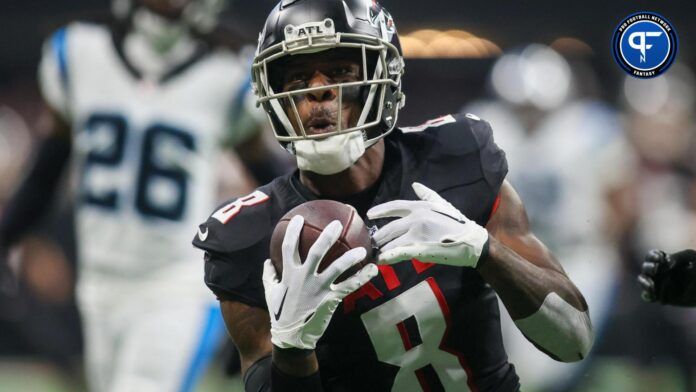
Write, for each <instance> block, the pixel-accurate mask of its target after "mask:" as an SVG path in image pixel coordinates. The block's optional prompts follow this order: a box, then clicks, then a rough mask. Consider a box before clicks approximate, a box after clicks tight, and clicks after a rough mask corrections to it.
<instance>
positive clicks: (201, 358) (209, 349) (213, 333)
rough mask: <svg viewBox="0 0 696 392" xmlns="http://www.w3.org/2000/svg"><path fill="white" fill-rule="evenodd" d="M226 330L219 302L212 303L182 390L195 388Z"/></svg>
mask: <svg viewBox="0 0 696 392" xmlns="http://www.w3.org/2000/svg"><path fill="white" fill-rule="evenodd" d="M224 331H225V325H224V322H223V320H222V313H221V312H220V307H219V306H218V305H217V304H215V305H212V306H211V307H210V310H209V311H208V316H207V317H206V320H205V325H204V326H203V335H202V336H201V340H200V343H199V344H198V348H197V349H196V353H195V355H194V357H193V360H192V361H191V365H189V368H188V370H187V371H186V375H185V377H184V381H183V383H182V384H181V389H180V391H181V392H190V391H192V390H193V387H194V386H195V385H196V382H197V381H198V379H199V378H200V376H201V374H203V371H204V370H205V368H206V366H207V365H208V363H209V362H210V359H211V358H212V357H213V354H215V349H216V348H217V346H218V343H219V342H220V338H221V337H222V336H223V334H224Z"/></svg>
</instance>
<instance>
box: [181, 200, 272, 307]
mask: <svg viewBox="0 0 696 392" xmlns="http://www.w3.org/2000/svg"><path fill="white" fill-rule="evenodd" d="M255 194H256V195H257V196H256V197H257V199H258V202H249V204H251V205H247V206H244V207H241V208H237V207H235V206H238V205H240V204H243V203H244V200H245V199H244V198H242V199H239V200H235V199H233V200H230V201H228V202H226V203H224V204H223V205H221V206H220V207H218V209H217V211H236V212H235V213H234V214H231V215H230V216H227V217H222V218H221V217H220V216H218V217H216V213H213V215H211V217H210V218H208V220H207V221H206V222H205V223H203V224H201V225H199V226H198V232H197V233H196V235H195V236H194V239H193V246H195V247H196V248H199V249H202V250H204V251H205V284H206V285H207V286H208V287H209V288H210V289H211V290H212V291H213V293H215V295H216V296H217V297H218V299H221V300H232V301H238V302H242V303H244V304H247V305H249V306H254V307H259V308H263V309H265V308H266V300H265V296H264V290H263V263H264V261H265V260H266V259H268V257H269V244H270V237H271V233H272V231H273V230H272V229H273V225H272V223H271V217H270V212H269V205H270V204H271V202H270V201H269V200H268V196H266V194H264V193H263V192H261V191H256V192H255Z"/></svg>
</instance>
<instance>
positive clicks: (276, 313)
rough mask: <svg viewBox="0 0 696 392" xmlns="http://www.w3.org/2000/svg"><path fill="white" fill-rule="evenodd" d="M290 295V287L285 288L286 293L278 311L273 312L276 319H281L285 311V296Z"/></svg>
mask: <svg viewBox="0 0 696 392" xmlns="http://www.w3.org/2000/svg"><path fill="white" fill-rule="evenodd" d="M287 295H288V288H287V287H286V288H285V293H284V294H283V299H281V300H280V307H279V308H278V311H277V312H274V313H273V317H275V319H276V321H278V319H280V314H281V313H283V305H285V297H286V296H287Z"/></svg>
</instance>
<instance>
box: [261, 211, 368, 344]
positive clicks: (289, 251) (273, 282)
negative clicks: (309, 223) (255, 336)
mask: <svg viewBox="0 0 696 392" xmlns="http://www.w3.org/2000/svg"><path fill="white" fill-rule="evenodd" d="M303 224H304V218H302V217H301V216H295V217H294V218H292V219H291V220H290V223H289V224H288V227H287V230H286V232H285V237H284V238H283V245H282V254H283V276H282V278H281V279H280V280H278V276H277V274H276V269H275V267H274V266H273V264H272V263H271V260H270V259H268V260H266V263H265V264H264V268H263V286H264V289H265V294H266V303H267V305H268V312H269V313H270V316H271V341H272V342H273V344H274V345H275V346H277V347H279V348H300V349H310V350H313V349H314V348H315V347H316V344H317V341H318V340H319V338H320V337H321V336H322V335H323V334H324V331H325V330H326V327H327V326H328V325H329V321H330V320H331V316H332V315H333V312H334V311H335V310H336V308H337V307H338V304H340V303H341V301H342V300H343V298H344V297H345V296H347V295H348V294H350V293H352V292H353V291H355V290H357V289H358V288H359V287H360V286H362V285H364V284H365V283H367V282H368V281H369V280H370V279H372V278H373V277H374V276H376V275H377V272H378V269H377V266H376V265H374V264H368V265H367V266H365V267H363V268H362V269H361V270H360V271H359V272H357V273H356V274H355V275H353V276H351V277H350V278H348V279H346V280H344V281H342V282H341V283H336V284H334V283H333V282H334V281H335V280H336V278H338V277H339V276H340V275H341V274H343V273H344V272H345V271H346V270H348V269H349V268H350V267H352V266H353V265H355V264H357V263H359V262H360V261H362V260H363V259H364V258H365V256H366V255H367V250H366V249H365V248H354V249H351V250H349V251H347V252H346V253H344V254H343V255H342V256H341V257H339V258H338V259H336V260H335V261H334V262H333V263H332V264H331V265H329V266H328V267H326V268H325V269H324V271H322V272H321V273H318V272H317V268H318V267H319V263H320V262H321V259H322V258H324V255H326V253H327V252H328V251H329V248H331V247H332V246H333V244H334V243H335V242H336V240H338V238H339V237H340V235H341V232H342V231H343V226H342V225H341V223H340V222H338V221H333V222H331V223H330V224H329V225H328V226H326V228H325V229H324V231H322V233H321V234H320V235H319V238H317V240H316V241H315V242H314V245H312V247H311V248H310V250H309V252H308V254H307V260H305V261H304V263H303V262H302V260H300V256H299V250H298V245H299V240H300V231H301V230H302V225H303Z"/></svg>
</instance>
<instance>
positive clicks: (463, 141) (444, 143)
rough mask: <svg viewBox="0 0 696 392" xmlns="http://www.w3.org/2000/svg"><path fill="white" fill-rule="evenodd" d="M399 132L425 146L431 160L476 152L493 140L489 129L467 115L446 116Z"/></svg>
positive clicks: (470, 115)
mask: <svg viewBox="0 0 696 392" xmlns="http://www.w3.org/2000/svg"><path fill="white" fill-rule="evenodd" d="M401 132H402V133H404V134H407V135H408V136H411V137H415V138H420V139H421V140H420V141H419V142H420V143H423V142H425V143H426V144H427V145H429V147H430V148H431V150H430V153H431V158H435V157H437V156H440V155H466V154H469V153H472V152H476V151H479V150H481V149H482V148H484V147H485V146H486V145H488V144H489V143H490V142H491V141H492V139H493V131H492V130H491V125H490V124H489V123H488V122H487V121H484V120H482V119H480V118H479V117H477V116H476V115H473V114H469V113H467V114H454V115H453V114H448V115H446V116H442V117H438V118H436V119H432V120H428V121H426V122H425V123H423V124H421V125H418V126H415V127H403V128H401ZM410 134H413V135H410ZM423 139H425V140H423Z"/></svg>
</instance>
